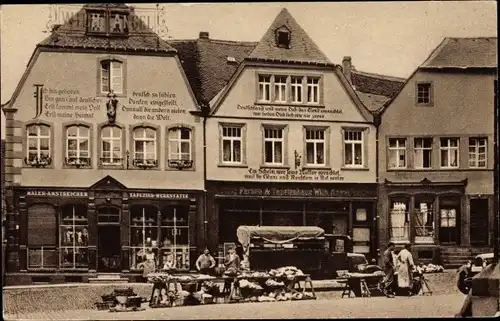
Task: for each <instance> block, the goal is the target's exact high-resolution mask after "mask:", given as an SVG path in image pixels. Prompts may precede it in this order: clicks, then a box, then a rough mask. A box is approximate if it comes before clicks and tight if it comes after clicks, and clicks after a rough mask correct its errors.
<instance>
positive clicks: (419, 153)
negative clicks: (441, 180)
mask: <svg viewBox="0 0 500 321" xmlns="http://www.w3.org/2000/svg"><path fill="white" fill-rule="evenodd" d="M414 153H415V156H414V162H415V168H431V167H432V138H415V140H414Z"/></svg>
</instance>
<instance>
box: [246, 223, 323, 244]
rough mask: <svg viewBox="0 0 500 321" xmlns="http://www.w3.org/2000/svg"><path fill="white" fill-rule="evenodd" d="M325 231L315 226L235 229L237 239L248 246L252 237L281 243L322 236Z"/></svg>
mask: <svg viewBox="0 0 500 321" xmlns="http://www.w3.org/2000/svg"><path fill="white" fill-rule="evenodd" d="M324 235H325V231H324V230H323V229H322V228H319V227H317V226H246V225H242V226H240V227H238V229H237V230H236V236H237V237H238V241H239V242H240V243H241V245H242V246H243V247H245V248H246V247H248V246H249V245H250V243H251V240H252V239H255V238H258V239H263V240H265V241H267V242H270V243H273V244H283V243H288V242H292V241H294V240H310V239H319V238H324Z"/></svg>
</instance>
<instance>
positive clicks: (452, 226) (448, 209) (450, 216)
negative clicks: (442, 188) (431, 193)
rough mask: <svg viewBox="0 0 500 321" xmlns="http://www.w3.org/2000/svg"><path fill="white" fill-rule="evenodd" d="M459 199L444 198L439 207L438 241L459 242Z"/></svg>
mask: <svg viewBox="0 0 500 321" xmlns="http://www.w3.org/2000/svg"><path fill="white" fill-rule="evenodd" d="M460 216H461V211H460V199H458V198H449V199H448V198H444V199H442V200H441V206H440V209H439V223H440V224H439V242H440V243H442V244H450V245H455V244H460Z"/></svg>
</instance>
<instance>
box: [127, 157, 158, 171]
mask: <svg viewBox="0 0 500 321" xmlns="http://www.w3.org/2000/svg"><path fill="white" fill-rule="evenodd" d="M157 164H158V162H157V161H156V159H142V158H136V159H134V160H132V165H134V166H135V167H139V168H142V169H146V168H153V167H156V166H157Z"/></svg>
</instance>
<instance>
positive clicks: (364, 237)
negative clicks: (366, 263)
mask: <svg viewBox="0 0 500 321" xmlns="http://www.w3.org/2000/svg"><path fill="white" fill-rule="evenodd" d="M352 243H353V252H354V253H363V254H366V253H370V229H369V228H366V227H354V228H353V229H352Z"/></svg>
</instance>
